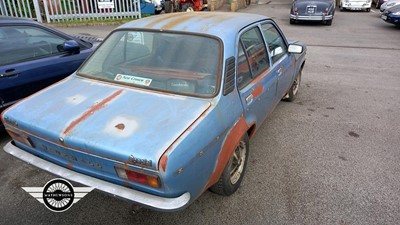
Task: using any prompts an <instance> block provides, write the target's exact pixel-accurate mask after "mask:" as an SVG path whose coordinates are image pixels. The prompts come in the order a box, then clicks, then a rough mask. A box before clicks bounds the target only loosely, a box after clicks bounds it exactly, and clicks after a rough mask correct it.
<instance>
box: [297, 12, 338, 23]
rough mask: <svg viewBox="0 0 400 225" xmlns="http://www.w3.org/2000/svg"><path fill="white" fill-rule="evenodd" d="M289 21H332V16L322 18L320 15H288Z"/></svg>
mask: <svg viewBox="0 0 400 225" xmlns="http://www.w3.org/2000/svg"><path fill="white" fill-rule="evenodd" d="M290 19H293V20H307V21H325V20H331V19H333V16H332V15H327V16H322V15H318V16H317V15H314V16H299V15H293V14H290Z"/></svg>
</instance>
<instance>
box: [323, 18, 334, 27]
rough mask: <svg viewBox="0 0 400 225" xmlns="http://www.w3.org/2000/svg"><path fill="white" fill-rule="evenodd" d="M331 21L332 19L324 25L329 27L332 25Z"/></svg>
mask: <svg viewBox="0 0 400 225" xmlns="http://www.w3.org/2000/svg"><path fill="white" fill-rule="evenodd" d="M332 21H333V19H331V20H327V21H325V25H327V26H331V25H332Z"/></svg>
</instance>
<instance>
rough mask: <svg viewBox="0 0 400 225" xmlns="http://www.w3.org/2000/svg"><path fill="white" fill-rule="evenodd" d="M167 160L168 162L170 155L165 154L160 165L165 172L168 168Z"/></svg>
mask: <svg viewBox="0 0 400 225" xmlns="http://www.w3.org/2000/svg"><path fill="white" fill-rule="evenodd" d="M167 162H168V156H167V155H165V154H164V155H163V156H162V157H161V159H160V167H161V169H162V171H163V172H165V168H167Z"/></svg>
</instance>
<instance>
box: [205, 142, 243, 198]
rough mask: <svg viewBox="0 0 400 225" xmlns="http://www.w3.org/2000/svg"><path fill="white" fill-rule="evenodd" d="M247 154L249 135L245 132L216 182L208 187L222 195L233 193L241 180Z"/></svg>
mask: <svg viewBox="0 0 400 225" xmlns="http://www.w3.org/2000/svg"><path fill="white" fill-rule="evenodd" d="M248 156H249V137H248V136H247V134H245V135H244V136H243V137H242V139H241V140H240V142H239V144H238V145H237V146H236V149H235V150H234V152H233V153H232V156H231V158H230V159H229V161H228V163H227V165H226V166H225V169H224V171H223V172H222V175H221V177H220V178H219V180H218V182H217V183H216V184H214V185H213V186H212V187H210V190H211V191H212V192H214V193H216V194H219V195H224V196H229V195H231V194H233V193H235V192H236V190H237V189H238V188H239V186H240V183H241V182H242V179H243V176H244V171H245V169H246V164H247V161H248Z"/></svg>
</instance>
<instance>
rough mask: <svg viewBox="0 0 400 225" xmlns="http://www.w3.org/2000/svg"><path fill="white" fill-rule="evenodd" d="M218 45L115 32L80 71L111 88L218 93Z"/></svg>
mask: <svg viewBox="0 0 400 225" xmlns="http://www.w3.org/2000/svg"><path fill="white" fill-rule="evenodd" d="M220 45H221V43H220V41H219V40H217V39H214V38H211V37H208V36H199V35H191V34H182V33H166V32H149V31H131V30H120V31H116V32H113V33H112V34H111V35H110V36H109V37H108V38H107V39H106V40H105V41H104V43H102V45H101V46H99V48H98V49H97V50H96V51H95V52H94V54H93V55H92V56H91V57H90V58H89V59H88V60H87V61H86V62H85V64H84V65H83V66H82V67H81V69H80V70H79V71H78V75H82V76H86V77H90V78H94V79H100V80H103V81H108V82H112V83H118V84H123V85H130V86H136V87H140V88H146V89H153V90H158V91H165V92H172V93H178V94H183V95H195V96H204V97H208V96H213V95H215V94H216V92H217V91H218V90H217V89H218V88H217V87H218V81H219V80H220V79H219V78H218V77H219V76H220V75H219V74H220V67H219V65H220V61H221V59H220V58H221V57H220V56H221V49H222V48H221V46H220Z"/></svg>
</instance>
